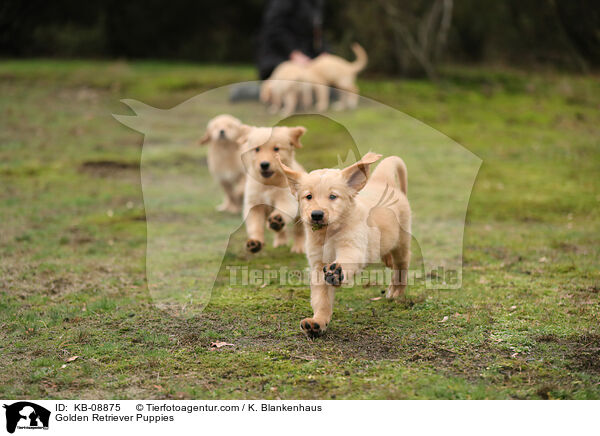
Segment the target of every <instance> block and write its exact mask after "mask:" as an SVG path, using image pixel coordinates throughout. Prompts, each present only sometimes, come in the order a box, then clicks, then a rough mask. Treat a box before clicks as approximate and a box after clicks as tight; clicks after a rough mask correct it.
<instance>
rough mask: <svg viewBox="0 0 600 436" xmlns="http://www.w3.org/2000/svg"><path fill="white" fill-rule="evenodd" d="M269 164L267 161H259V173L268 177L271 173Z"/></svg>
mask: <svg viewBox="0 0 600 436" xmlns="http://www.w3.org/2000/svg"><path fill="white" fill-rule="evenodd" d="M270 167H271V164H270V163H269V162H266V161H264V162H261V163H260V175H261V176H263V177H265V178H269V177H271V176H272V175H273V171H271V170H270Z"/></svg>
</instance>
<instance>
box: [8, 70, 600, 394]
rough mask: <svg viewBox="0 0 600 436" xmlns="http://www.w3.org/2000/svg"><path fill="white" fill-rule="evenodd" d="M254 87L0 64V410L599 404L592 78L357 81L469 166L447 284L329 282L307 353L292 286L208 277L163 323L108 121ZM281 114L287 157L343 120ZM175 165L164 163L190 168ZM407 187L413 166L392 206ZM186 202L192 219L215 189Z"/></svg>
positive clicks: (325, 137) (126, 149) (462, 73)
mask: <svg viewBox="0 0 600 436" xmlns="http://www.w3.org/2000/svg"><path fill="white" fill-rule="evenodd" d="M252 79H254V72H253V70H252V68H250V67H227V66H197V65H188V64H164V63H150V62H143V63H142V62H140V63H123V62H87V61H86V62H84V61H80V62H79V61H73V62H63V61H41V60H40V61H3V62H2V63H0V96H1V97H0V114H1V118H0V188H1V189H0V256H1V261H0V367H1V368H2V371H0V397H3V398H207V399H211V398H212V399H228V398H232V399H234V398H235V399H239V398H282V399H287V398H306V399H330V398H337V399H343V398H354V399H356V398H366V399H368V398H377V399H387V398H399V399H401V398H435V399H450V398H459V399H482V398H493V399H509V398H514V399H521V398H522V399H526V398H527V399H540V398H543V399H571V398H574V399H591V398H595V399H599V398H600V271H599V263H600V262H599V258H600V178H599V177H598V172H599V169H600V127H599V126H600V111H599V109H600V106H599V103H598V102H600V81H599V80H598V77H597V76H594V77H591V76H587V77H583V76H569V75H563V74H558V73H524V72H519V71H510V70H490V69H488V70H486V69H478V68H464V67H460V68H458V67H456V68H448V69H446V70H445V72H444V79H443V80H442V81H441V82H440V83H439V84H432V83H429V82H426V81H420V80H396V79H373V80H367V79H365V80H362V81H361V83H360V86H361V89H362V91H363V94H364V95H366V96H368V97H370V98H372V99H375V100H378V101H381V102H383V103H386V104H387V105H390V106H392V107H394V108H395V109H397V110H399V111H402V112H404V113H407V114H408V115H410V116H412V117H414V118H416V119H418V120H421V121H423V122H424V123H426V124H427V125H429V126H431V127H433V128H434V129H437V130H438V131H440V132H442V133H443V134H445V135H448V136H449V137H450V138H452V139H453V140H454V141H456V142H457V143H459V144H461V145H463V146H464V147H465V148H466V149H468V150H470V151H471V152H473V153H474V154H475V155H477V156H478V157H479V158H481V159H482V161H483V164H482V166H481V168H480V170H479V174H478V176H477V179H476V182H475V185H474V187H473V192H472V195H471V198H470V202H469V207H468V212H467V224H466V228H465V234H464V247H463V260H464V269H463V283H462V288H461V289H458V290H445V291H433V290H428V289H426V288H425V287H424V286H423V285H415V286H413V287H411V288H409V289H408V292H407V298H406V300H405V301H403V302H397V303H393V302H388V301H385V300H384V299H380V300H372V298H374V297H377V296H380V290H381V289H380V287H356V288H352V289H347V290H344V292H340V293H339V294H338V296H337V298H336V308H335V311H334V320H333V322H332V325H331V330H330V331H329V332H328V333H327V335H326V336H324V337H323V338H320V339H318V340H314V341H310V340H308V339H306V338H305V337H304V336H303V335H302V334H301V332H300V329H299V321H300V319H302V318H303V317H305V316H307V315H310V306H309V290H308V289H307V288H306V287H305V286H285V287H279V286H277V285H275V284H268V285H266V286H253V287H243V286H234V287H231V286H229V285H228V284H227V283H226V281H225V280H224V279H223V276H222V275H221V276H219V277H220V279H219V280H218V281H217V284H216V286H215V288H214V289H213V290H212V295H211V297H210V301H209V302H208V304H207V305H206V307H205V308H204V310H203V311H202V312H201V313H197V314H195V315H194V316H191V317H189V316H188V317H183V316H179V315H178V314H176V313H173V312H170V311H168V310H161V309H159V308H157V307H156V305H155V304H154V300H153V298H151V292H149V290H148V286H147V283H146V274H145V267H146V232H147V222H146V219H147V211H146V210H145V209H144V199H143V197H142V186H141V175H140V158H141V156H142V155H141V151H142V148H141V146H142V142H143V137H142V135H141V134H140V133H138V132H135V131H133V130H131V129H129V128H127V127H125V126H123V125H122V124H119V122H117V121H116V120H115V119H114V118H113V117H112V115H111V114H113V113H118V114H131V112H130V110H129V109H128V108H127V107H125V106H124V105H123V104H122V103H120V100H121V99H124V98H131V99H137V100H140V101H143V102H145V103H147V104H150V105H152V106H155V107H158V108H162V109H168V108H171V107H173V106H175V105H178V104H180V103H182V102H183V101H185V100H187V99H189V98H191V97H194V96H196V95H197V94H199V93H201V92H203V91H207V90H209V89H212V88H214V87H217V86H223V85H226V84H229V83H234V82H237V81H244V80H252ZM360 116H361V112H360V111H359V112H357V117H360ZM290 122H294V123H298V122H306V123H308V127H309V133H308V134H307V136H306V139H305V141H304V143H305V149H306V150H304V151H302V153H304V154H302V155H300V154H299V156H298V158H299V160H300V161H301V162H302V163H303V164H305V165H306V166H307V167H308V168H316V167H318V166H319V165H325V164H326V162H331V161H334V162H335V156H336V153H337V152H338V151H339V150H337V149H335V148H332V149H329V148H327V147H326V146H327V145H328V144H329V143H330V142H336V141H343V140H344V138H345V135H346V133H345V132H344V131H343V129H340V128H339V127H338V126H337V125H335V124H334V123H319V122H317V121H314V120H310V119H302V118H296V119H295V120H290ZM197 153H201V152H199V151H198V152H197ZM188 157H189V156H183V157H182V158H181V162H176V163H177V164H178V165H181V167H182V168H187V167H186V166H185V165H193V164H197V163H199V164H200V165H198V167H202V168H201V169H200V170H199V171H203V172H204V173H205V172H206V169H205V166H204V165H205V161H204V160H203V159H202V156H201V155H200V154H198V155H194V159H195V160H194V159H192V160H189V159H188ZM304 157H305V158H304ZM303 159H305V160H303ZM410 169H411V167H410V166H409V171H410ZM426 176H427V174H426V173H425V174H423V173H420V172H417V174H413V173H411V179H409V186H415V189H416V191H412V190H410V191H409V198H411V197H410V193H412V192H417V193H418V192H419V191H418V189H419V188H418V186H419V180H423V183H425V181H426V179H427V177H426ZM411 183H414V185H411ZM410 189H412V188H410ZM206 192H207V194H206V198H203V199H201V200H199V202H200V203H201V205H200V206H201V207H210V208H212V207H213V206H214V205H215V204H217V203H218V201H219V199H220V198H219V197H220V194H219V192H218V191H217V190H215V189H207V190H206ZM411 201H414V202H415V204H416V203H418V201H419V198H414V199H413V198H411ZM426 206H428V207H430V208H431V212H432V213H435V212H436V211H438V209H439V208H441V207H442V206H443V202H440V203H439V204H438V203H434V204H429V205H426ZM185 212H190V211H180V214H183V213H185ZM178 216H180V215H178ZM216 220H217V221H219V222H223V223H224V224H223V225H224V226H225V225H232V224H233V223H234V221H231V220H232V218H228V217H224V216H223V217H219V218H218V219H216ZM228 220H229V221H228ZM149 224H150V222H148V225H149ZM236 238H237V239H236ZM238 240H239V241H243V234H240V235H237V236H234V237H233V238H232V242H231V248H230V249H229V250H228V252H227V254H226V259H228V260H229V261H230V263H231V264H236V265H250V266H251V267H256V268H262V269H268V268H276V267H278V266H279V265H281V264H285V265H287V266H290V268H302V267H303V266H304V265H305V259H304V258H303V256H300V255H292V254H289V253H288V250H287V249H284V248H277V249H274V248H271V247H267V248H266V249H265V251H264V252H263V253H261V254H259V255H258V256H253V257H250V256H248V255H247V254H245V253H244V251H243V249H241V247H240V246H241V243H238V242H239V241H238ZM416 251H418V249H417V248H416ZM416 254H417V255H416V256H415V261H414V262H413V263H418V262H419V253H416ZM217 340H219V341H225V342H229V343H233V344H234V346H226V347H223V348H220V349H218V350H213V349H211V348H210V343H211V342H213V341H217ZM73 356H78V358H77V359H76V360H73V361H70V362H66V361H67V360H68V359H69V357H73Z"/></svg>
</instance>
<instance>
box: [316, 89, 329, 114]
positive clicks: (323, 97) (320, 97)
mask: <svg viewBox="0 0 600 436" xmlns="http://www.w3.org/2000/svg"><path fill="white" fill-rule="evenodd" d="M314 88H315V94H316V96H317V105H316V109H317V111H318V112H325V111H326V110H327V108H328V107H329V87H328V86H326V85H316V84H315V85H314Z"/></svg>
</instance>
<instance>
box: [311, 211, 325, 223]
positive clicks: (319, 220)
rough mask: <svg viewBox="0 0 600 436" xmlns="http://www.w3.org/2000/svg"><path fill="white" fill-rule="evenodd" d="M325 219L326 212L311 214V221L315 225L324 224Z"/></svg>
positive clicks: (313, 212)
mask: <svg viewBox="0 0 600 436" xmlns="http://www.w3.org/2000/svg"><path fill="white" fill-rule="evenodd" d="M323 218H325V212H323V211H322V210H313V211H312V212H311V213H310V219H311V220H312V221H313V222H314V223H322V222H323Z"/></svg>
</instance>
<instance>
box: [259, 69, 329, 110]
mask: <svg viewBox="0 0 600 436" xmlns="http://www.w3.org/2000/svg"><path fill="white" fill-rule="evenodd" d="M313 91H314V93H315V95H316V108H317V110H318V111H320V112H322V111H325V110H326V109H327V105H328V102H329V88H328V87H327V84H326V83H325V81H324V80H323V78H321V76H319V75H318V74H316V73H315V72H313V71H312V70H311V69H310V68H308V67H306V66H303V65H298V64H296V63H294V62H291V61H287V62H282V63H281V64H279V66H277V68H275V70H274V71H273V73H272V74H271V76H270V77H269V79H268V80H265V81H264V82H263V84H262V86H261V90H260V101H262V102H263V103H265V104H268V105H270V106H269V112H271V113H273V114H275V113H277V112H279V113H280V114H281V115H282V116H284V117H288V116H290V115H292V114H293V113H294V112H295V111H296V108H297V107H298V102H299V101H301V102H302V107H303V108H304V109H310V108H311V107H312V105H313V102H314V99H313ZM300 99H301V100H300Z"/></svg>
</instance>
